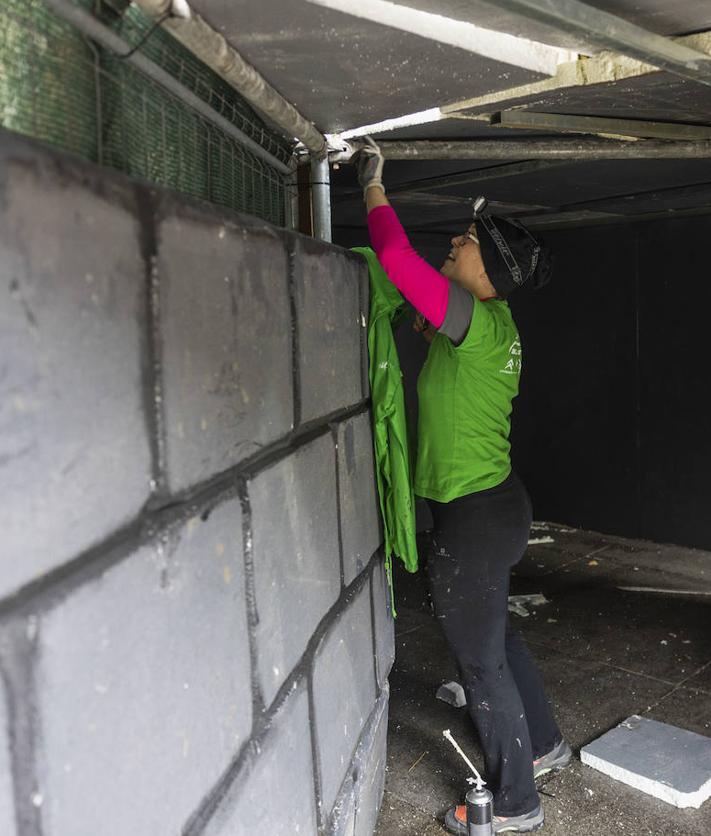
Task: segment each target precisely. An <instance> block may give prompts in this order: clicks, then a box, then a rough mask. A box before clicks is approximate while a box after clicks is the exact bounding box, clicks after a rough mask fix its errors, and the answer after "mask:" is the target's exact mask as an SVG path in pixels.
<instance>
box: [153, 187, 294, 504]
mask: <svg viewBox="0 0 711 836" xmlns="http://www.w3.org/2000/svg"><path fill="white" fill-rule="evenodd" d="M176 204H177V205H175V207H174V208H172V209H171V211H169V213H168V215H167V217H165V218H164V219H163V220H162V221H161V224H160V228H159V235H158V237H159V242H160V243H159V257H158V272H159V275H160V280H161V302H160V305H161V332H162V352H161V354H162V365H163V385H164V404H165V431H166V457H167V470H168V482H169V486H170V488H171V490H173V491H179V490H182V489H185V488H187V487H189V486H190V485H193V484H195V483H197V482H200V481H202V480H204V479H207V478H209V477H210V476H212V475H213V474H216V473H219V472H220V471H223V470H226V469H227V468H229V467H232V466H234V465H236V464H238V463H239V462H240V460H242V459H243V458H245V457H246V456H249V455H251V454H253V453H255V452H257V451H258V450H259V449H260V447H263V446H264V445H266V444H269V443H270V442H272V441H274V440H275V439H277V438H280V437H281V436H283V435H284V434H285V433H287V432H288V431H289V430H290V429H291V427H292V423H293V394H292V336H291V333H292V327H291V307H290V302H289V291H288V265H287V253H286V245H285V242H284V241H283V240H282V239H281V238H280V237H279V235H278V234H277V232H276V231H275V230H272V229H270V228H269V227H266V226H264V225H261V226H259V225H254V226H253V227H252V226H245V227H242V226H240V225H238V224H236V223H235V222H233V221H227V220H226V219H225V218H223V217H221V216H220V215H219V214H218V213H215V212H214V211H212V210H208V209H205V210H204V211H202V212H201V211H199V210H197V209H195V208H194V207H189V208H186V207H183V208H178V206H179V202H177V201H176Z"/></svg>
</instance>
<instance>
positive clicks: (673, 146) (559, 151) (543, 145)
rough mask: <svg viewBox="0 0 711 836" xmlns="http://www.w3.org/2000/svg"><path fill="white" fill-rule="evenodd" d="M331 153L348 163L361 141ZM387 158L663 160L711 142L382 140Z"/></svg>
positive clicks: (697, 154)
mask: <svg viewBox="0 0 711 836" xmlns="http://www.w3.org/2000/svg"><path fill="white" fill-rule="evenodd" d="M350 146H351V147H350V148H349V150H348V151H347V152H338V153H334V154H331V155H330V160H331V162H348V161H349V160H350V157H351V154H352V153H353V152H354V151H356V150H358V148H359V147H360V146H361V143H356V142H351V143H350ZM379 146H380V150H381V151H382V152H383V156H384V157H385V159H386V160H645V159H646V160H657V159H658V160H662V159H667V160H669V159H672V160H673V159H677V160H681V159H708V158H711V141H701V142H663V141H654V140H639V141H637V142H624V141H623V142H616V141H613V140H603V139H567V138H566V139H563V138H561V139H494V140H490V139H484V140H469V141H460V140H452V141H446V140H445V141H436V140H432V141H430V140H413V141H409V142H380V143H379Z"/></svg>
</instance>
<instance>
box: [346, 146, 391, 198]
mask: <svg viewBox="0 0 711 836" xmlns="http://www.w3.org/2000/svg"><path fill="white" fill-rule="evenodd" d="M353 162H354V163H355V165H356V170H357V172H358V182H359V183H360V185H361V187H362V189H363V194H364V195H367V193H368V189H370V188H372V187H374V186H377V187H379V188H380V189H382V190H383V194H384V193H385V188H384V187H383V166H384V165H385V158H384V157H383V155H382V154H381V153H380V148H378V146H377V144H376V143H375V142H374V141H373V139H371V137H369V136H366V137H365V145H363V147H362V148H361V149H360V150H359V151H357V152H356V153H355V154H354V157H353Z"/></svg>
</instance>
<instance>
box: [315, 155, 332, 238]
mask: <svg viewBox="0 0 711 836" xmlns="http://www.w3.org/2000/svg"><path fill="white" fill-rule="evenodd" d="M330 180H331V175H330V171H329V168H328V158H327V157H326V158H324V159H322V160H317V159H312V160H311V204H312V206H313V217H314V238H318V239H319V240H321V241H329V242H330V241H331V182H330Z"/></svg>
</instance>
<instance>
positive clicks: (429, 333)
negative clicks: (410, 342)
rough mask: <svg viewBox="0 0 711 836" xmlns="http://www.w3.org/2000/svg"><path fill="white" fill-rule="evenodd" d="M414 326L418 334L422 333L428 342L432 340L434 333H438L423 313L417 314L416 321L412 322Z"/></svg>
mask: <svg viewBox="0 0 711 836" xmlns="http://www.w3.org/2000/svg"><path fill="white" fill-rule="evenodd" d="M412 327H413V330H415V331H417V333H418V334H422V336H423V338H424V339H425V340H426V341H427V342H428V343H431V342H432V340H433V339H434V335H435V334H436V333H437V331H436V330H435V329H434V328H433V327H432V326H431V325H430V324H429V322H428V321H427V320H426V319H425V318H424V316H422V314H421V313H416V314H415V321H414V322H413V323H412Z"/></svg>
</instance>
